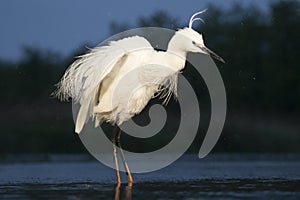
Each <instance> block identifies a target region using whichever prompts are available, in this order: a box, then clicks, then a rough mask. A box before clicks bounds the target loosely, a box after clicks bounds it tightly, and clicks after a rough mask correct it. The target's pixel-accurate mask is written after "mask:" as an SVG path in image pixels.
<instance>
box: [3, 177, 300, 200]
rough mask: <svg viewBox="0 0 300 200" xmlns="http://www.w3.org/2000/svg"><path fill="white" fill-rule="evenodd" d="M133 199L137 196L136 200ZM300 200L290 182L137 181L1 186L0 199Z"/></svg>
mask: <svg viewBox="0 0 300 200" xmlns="http://www.w3.org/2000/svg"><path fill="white" fill-rule="evenodd" d="M132 196H133V197H132ZM132 198H133V199H158V198H159V199H199V198H201V199H213V200H214V199H227V200H234V199H237V198H238V199H241V198H242V199H243V198H248V199H249V198H251V199H300V181H299V180H298V179H295V180H286V179H209V180H195V181H179V182H177V181H175V182H172V181H169V182H137V183H136V184H135V185H134V195H133V189H132V187H131V186H128V185H117V186H116V185H113V184H106V183H105V184H103V183H97V182H89V183H87V182H82V183H61V184H40V183H28V184H5V185H1V184H0V199H16V200H19V199H20V200H21V199H22V200H31V199H56V200H60V199H68V200H86V199H89V200H99V199H115V200H123V199H125V200H131V199H132Z"/></svg>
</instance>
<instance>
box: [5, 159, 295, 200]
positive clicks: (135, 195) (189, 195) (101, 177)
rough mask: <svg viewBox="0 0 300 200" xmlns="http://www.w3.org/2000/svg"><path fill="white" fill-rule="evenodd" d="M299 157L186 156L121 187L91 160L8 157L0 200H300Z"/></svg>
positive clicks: (135, 176)
mask: <svg viewBox="0 0 300 200" xmlns="http://www.w3.org/2000/svg"><path fill="white" fill-rule="evenodd" d="M17 158H18V159H17ZM299 158H300V155H271V154H268V155H267V154H264V155H261V154H251V155H249V154H248V155H237V154H235V155H230V154H223V155H209V156H208V157H207V158H205V159H202V160H199V159H198V157H197V155H186V156H184V157H183V158H181V159H179V160H178V161H176V162H175V163H174V164H172V165H170V166H169V167H166V168H164V169H162V170H159V171H156V172H151V173H146V174H134V175H133V176H134V180H135V184H134V185H133V187H132V188H129V187H127V186H126V183H124V184H122V185H121V187H120V188H119V189H116V185H115V183H114V181H115V173H114V170H112V169H109V168H107V167H106V166H104V165H102V164H101V163H99V162H97V161H95V160H93V159H89V158H88V157H85V156H57V155H50V156H49V155H48V156H44V157H43V156H41V157H36V156H34V157H31V156H27V158H26V156H25V157H24V156H23V157H12V158H11V157H8V158H4V159H2V162H1V163H2V164H0V199H141V198H143V199H300V170H299V169H300V159H299ZM18 160H20V161H22V163H19V162H18ZM33 160H34V162H33ZM122 180H124V182H126V175H125V174H124V173H122Z"/></svg>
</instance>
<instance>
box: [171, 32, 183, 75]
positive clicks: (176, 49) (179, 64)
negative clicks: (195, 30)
mask: <svg viewBox="0 0 300 200" xmlns="http://www.w3.org/2000/svg"><path fill="white" fill-rule="evenodd" d="M167 54H168V56H169V62H170V64H171V65H173V66H174V67H176V68H177V70H178V71H180V70H182V69H183V68H184V65H185V61H186V55H187V52H186V51H184V49H183V48H182V45H181V42H180V38H179V37H178V35H177V34H175V35H174V36H173V37H172V38H171V40H170V42H169V45H168V49H167Z"/></svg>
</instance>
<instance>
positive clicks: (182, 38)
mask: <svg viewBox="0 0 300 200" xmlns="http://www.w3.org/2000/svg"><path fill="white" fill-rule="evenodd" d="M203 12H205V11H200V12H197V13H195V14H194V15H193V16H192V17H191V19H190V23H189V27H188V28H183V29H180V30H178V31H176V33H175V34H174V36H173V37H172V38H171V40H170V42H169V44H168V48H167V51H166V52H162V51H156V50H155V49H154V48H153V47H152V46H151V44H150V43H149V42H148V41H147V40H146V39H145V38H143V37H140V36H133V37H128V38H124V39H121V40H118V41H111V42H109V43H108V45H106V46H99V47H96V48H94V49H91V50H90V52H88V53H87V54H85V55H82V56H79V57H78V59H77V60H76V61H75V62H74V63H73V64H72V65H71V66H70V67H69V68H68V69H67V71H66V72H65V74H64V76H63V77H62V80H61V82H60V83H59V84H58V88H57V90H56V92H55V94H56V96H58V97H59V98H60V99H62V100H67V99H69V98H72V99H73V101H74V102H75V103H77V104H80V108H79V112H78V115H77V119H76V128H75V131H76V132H77V133H80V132H81V131H82V129H83V127H84V125H85V123H86V122H87V121H88V120H89V119H90V118H91V117H92V118H93V119H94V121H95V126H98V125H99V124H100V123H101V122H102V121H107V122H110V123H112V124H116V125H121V124H122V123H123V122H124V121H126V120H128V119H130V118H131V117H133V116H134V115H136V114H138V113H140V112H141V111H142V110H143V109H144V107H145V106H146V105H147V103H148V102H149V100H150V99H151V98H153V97H155V96H156V95H161V98H164V102H163V103H164V104H166V103H167V102H168V101H169V99H170V96H171V94H172V93H174V94H175V95H177V76H178V73H179V72H180V71H181V70H182V69H183V68H184V66H185V61H186V55H187V53H188V52H195V53H204V54H210V55H211V56H212V57H214V58H216V59H218V60H220V61H222V62H224V60H223V59H222V58H221V57H219V56H218V55H217V54H215V53H214V52H212V51H211V50H209V49H208V48H206V47H205V45H204V42H203V38H202V35H201V34H199V33H197V32H196V31H194V30H193V29H192V25H193V22H195V21H197V20H201V21H202V19H201V18H195V17H196V16H197V15H198V14H201V13H203ZM120 133H121V130H120V129H119V128H118V126H116V128H115V131H114V138H113V139H112V142H113V147H114V160H115V165H116V175H117V180H118V184H120V183H121V179H120V174H119V170H118V161H117V153H116V152H117V151H116V145H118V146H119V147H121V145H120ZM119 150H120V152H121V156H122V161H123V164H124V167H125V169H126V172H127V175H128V183H129V184H131V185H132V182H133V179H132V176H131V173H130V170H129V167H128V165H127V162H126V160H125V157H124V155H123V151H122V148H120V149H119Z"/></svg>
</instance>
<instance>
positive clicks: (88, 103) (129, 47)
mask: <svg viewBox="0 0 300 200" xmlns="http://www.w3.org/2000/svg"><path fill="white" fill-rule="evenodd" d="M139 49H153V47H152V46H151V44H150V43H149V42H148V41H147V40H146V39H145V38H143V37H140V36H133V37H128V38H124V39H121V40H118V41H110V42H109V43H108V45H106V46H98V47H95V48H93V49H91V50H90V52H88V53H87V54H85V55H82V56H79V57H78V59H77V60H76V61H75V62H74V63H73V64H71V65H70V67H69V68H68V69H67V70H66V72H65V74H64V75H63V77H62V79H61V81H60V82H59V83H58V85H57V90H56V91H55V93H54V94H55V95H56V96H57V97H58V98H60V99H61V100H68V99H70V98H72V99H73V101H74V102H75V103H79V104H80V105H81V107H80V110H79V113H78V116H77V119H76V132H77V133H79V132H80V131H81V130H82V128H83V126H84V124H85V123H86V121H87V119H88V118H89V117H90V116H92V115H93V113H92V105H94V103H95V99H96V98H95V95H96V93H97V92H98V87H99V86H100V83H101V81H102V80H103V79H104V78H105V77H106V76H107V75H108V74H109V73H110V72H111V71H112V69H113V68H114V66H115V65H116V63H118V61H119V60H120V59H121V58H122V57H123V56H124V55H126V54H128V53H130V52H133V51H136V50H139Z"/></svg>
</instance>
